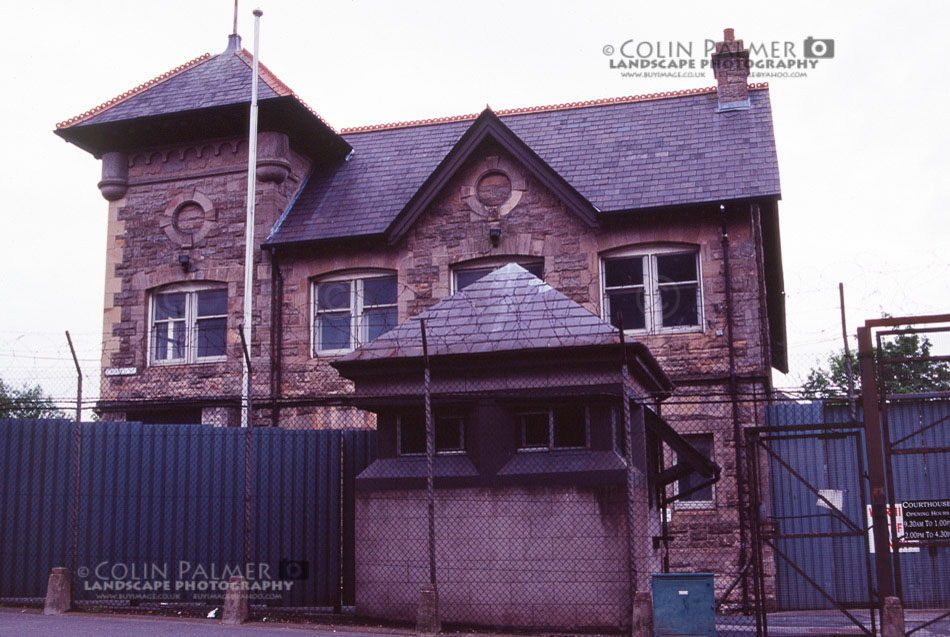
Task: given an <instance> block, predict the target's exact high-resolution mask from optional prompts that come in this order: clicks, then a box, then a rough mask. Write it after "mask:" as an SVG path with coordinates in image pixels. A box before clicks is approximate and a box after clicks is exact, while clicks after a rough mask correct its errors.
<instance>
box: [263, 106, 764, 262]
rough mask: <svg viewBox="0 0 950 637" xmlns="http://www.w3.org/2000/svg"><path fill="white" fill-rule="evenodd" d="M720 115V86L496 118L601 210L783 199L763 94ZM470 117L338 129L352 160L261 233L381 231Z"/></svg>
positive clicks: (280, 236)
mask: <svg viewBox="0 0 950 637" xmlns="http://www.w3.org/2000/svg"><path fill="white" fill-rule="evenodd" d="M749 95H750V100H751V108H749V109H748V110H738V111H729V112H722V113H720V112H717V97H716V94H715V92H707V93H693V94H687V95H681V96H675V97H667V98H663V99H651V100H645V101H630V102H621V103H611V104H604V105H597V106H586V107H581V108H564V109H559V110H546V111H541V112H527V113H514V114H510V115H501V116H500V119H501V121H502V122H503V123H504V124H505V125H506V126H508V128H510V129H511V131H512V132H514V133H515V135H517V136H518V137H519V138H520V139H521V140H522V141H523V142H524V143H525V144H526V145H527V146H529V147H530V148H531V149H532V150H533V151H534V152H535V153H537V154H538V155H539V156H540V158H541V159H542V160H544V161H545V162H546V163H547V164H548V165H549V166H550V167H551V168H552V169H553V170H555V171H556V172H558V173H559V174H560V175H561V176H562V177H563V178H564V179H565V180H566V181H567V182H568V183H569V184H570V185H571V186H573V187H574V188H575V189H576V190H577V191H578V192H579V193H580V194H581V195H582V196H584V197H585V198H586V199H587V200H588V201H589V202H590V203H591V204H593V205H594V206H596V207H597V208H598V209H599V210H600V211H601V212H616V211H628V210H635V209H645V208H654V207H663V206H672V205H685V204H696V203H705V202H716V201H722V200H730V199H741V198H749V197H764V196H778V195H779V194H780V187H779V177H778V161H777V157H776V152H775V138H774V135H773V130H772V111H771V106H770V103H769V96H768V91H767V90H764V89H761V88H759V89H754V90H751V91H750V92H749ZM470 126H472V122H471V121H468V120H466V121H446V122H440V123H435V124H425V125H419V126H408V127H400V128H392V129H381V130H370V131H367V132H355V133H349V134H344V135H343V138H344V139H345V140H346V141H347V142H348V143H349V144H350V145H351V146H352V147H353V149H354V151H355V154H354V155H353V156H352V157H351V159H350V160H349V161H347V162H345V163H342V164H340V165H338V166H337V167H335V168H333V169H330V170H327V171H323V172H320V173H316V174H314V175H312V176H311V178H310V179H309V181H308V182H307V184H306V186H305V187H304V189H303V190H302V191H301V193H300V194H299V196H298V197H297V199H296V201H295V202H294V203H293V204H292V207H291V208H290V209H289V210H288V211H287V213H286V214H285V215H284V217H283V218H282V220H281V222H280V223H279V224H278V226H277V227H276V228H275V230H274V231H273V232H272V235H271V237H270V238H269V239H268V243H270V244H281V243H296V242H306V241H316V240H325V239H333V238H342V237H353V236H360V235H372V234H381V233H384V232H385V231H386V230H387V228H388V227H389V226H390V224H391V223H392V222H393V220H394V219H395V218H396V217H397V215H398V214H399V213H400V212H401V211H402V209H403V208H404V207H405V206H406V204H407V203H408V202H409V200H410V198H411V197H412V196H413V194H414V193H415V192H416V191H417V190H418V189H419V187H420V186H421V185H422V184H423V182H424V181H425V179H426V178H427V177H428V176H429V175H430V174H431V173H432V171H433V170H435V168H436V167H437V166H438V165H439V163H440V162H441V161H442V159H443V158H444V157H445V156H446V154H448V152H449V151H450V150H451V149H452V147H453V146H454V145H455V144H456V142H458V141H459V139H460V138H461V137H462V135H463V134H464V133H465V131H466V130H467V129H468V128H469V127H470Z"/></svg>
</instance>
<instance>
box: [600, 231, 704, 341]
mask: <svg viewBox="0 0 950 637" xmlns="http://www.w3.org/2000/svg"><path fill="white" fill-rule="evenodd" d="M601 290H602V293H603V305H602V307H603V311H604V318H608V319H609V320H610V323H611V324H612V325H614V326H616V327H619V326H620V323H621V318H622V320H623V327H624V330H639V331H646V332H650V333H657V332H672V331H695V330H700V329H702V311H703V302H702V276H701V270H700V260H699V250H698V248H696V247H695V246H680V245H671V246H645V247H642V246H637V247H633V248H628V249H624V250H618V251H612V252H610V253H609V254H606V255H604V256H603V257H602V258H601Z"/></svg>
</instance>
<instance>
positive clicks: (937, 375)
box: [802, 334, 950, 398]
mask: <svg viewBox="0 0 950 637" xmlns="http://www.w3.org/2000/svg"><path fill="white" fill-rule="evenodd" d="M932 347H933V345H932V343H931V342H930V339H929V338H927V337H926V336H923V337H922V336H920V335H919V334H897V335H896V336H895V337H894V338H893V339H887V340H884V341H883V342H882V343H881V353H882V354H883V356H884V358H885V359H891V358H919V359H926V358H929V357H930V356H931V349H932ZM877 359H878V353H877V350H876V349H875V350H874V362H875V371H876V372H878V373H883V374H884V388H885V390H886V391H887V393H888V394H917V393H924V392H935V391H947V390H948V389H950V363H948V362H947V361H934V360H911V361H905V362H897V363H886V364H885V365H884V366H883V369H882V368H881V367H878V366H877ZM827 363H828V364H827V367H813V368H812V369H811V371H809V372H808V377H807V379H806V380H805V383H804V384H803V385H802V393H803V394H804V395H805V396H807V397H809V398H830V397H833V396H843V395H845V394H847V393H848V373H847V363H848V359H847V357H846V356H845V354H844V351H843V350H842V351H839V352H837V353H834V354H832V355H831V356H829V357H828V362H827ZM851 369H852V370H853V373H854V389H855V392H856V393H860V392H861V374H860V372H859V369H858V356H857V354H856V353H855V352H851Z"/></svg>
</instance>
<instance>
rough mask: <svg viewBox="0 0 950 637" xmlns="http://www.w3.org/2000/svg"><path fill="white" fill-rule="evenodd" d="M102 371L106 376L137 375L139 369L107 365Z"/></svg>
mask: <svg viewBox="0 0 950 637" xmlns="http://www.w3.org/2000/svg"><path fill="white" fill-rule="evenodd" d="M102 373H103V374H104V375H105V376H135V375H136V374H138V373H139V370H138V369H137V368H135V367H107V368H106V369H105V371H103V372H102Z"/></svg>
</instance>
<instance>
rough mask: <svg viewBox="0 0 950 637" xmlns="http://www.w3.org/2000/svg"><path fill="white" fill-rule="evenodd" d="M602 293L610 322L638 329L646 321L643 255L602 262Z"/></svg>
mask: <svg viewBox="0 0 950 637" xmlns="http://www.w3.org/2000/svg"><path fill="white" fill-rule="evenodd" d="M604 296H605V297H606V298H605V301H606V305H607V312H608V316H610V324H611V325H613V326H614V327H619V326H620V324H621V322H622V323H623V328H624V329H625V330H642V329H644V328H645V327H646V326H647V323H646V291H645V287H644V281H643V257H624V258H620V259H607V260H605V261H604Z"/></svg>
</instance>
